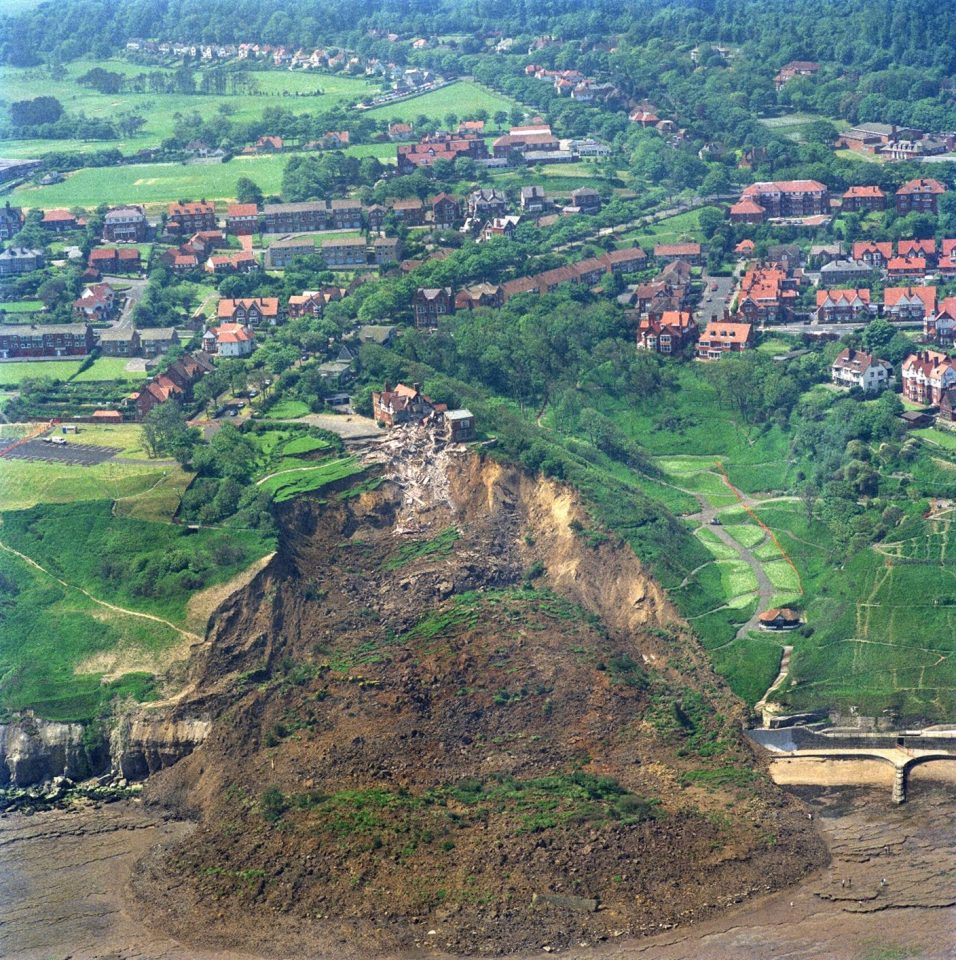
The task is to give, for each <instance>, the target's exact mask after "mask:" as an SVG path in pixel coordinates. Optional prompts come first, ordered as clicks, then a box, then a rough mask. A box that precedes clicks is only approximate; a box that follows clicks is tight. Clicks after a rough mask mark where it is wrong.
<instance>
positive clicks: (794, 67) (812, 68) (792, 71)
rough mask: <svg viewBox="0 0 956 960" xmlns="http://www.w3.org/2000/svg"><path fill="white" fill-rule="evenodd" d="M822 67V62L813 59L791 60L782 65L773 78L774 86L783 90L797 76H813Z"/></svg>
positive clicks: (778, 89)
mask: <svg viewBox="0 0 956 960" xmlns="http://www.w3.org/2000/svg"><path fill="white" fill-rule="evenodd" d="M819 69H820V64H819V63H815V62H814V61H813V60H791V61H790V62H789V63H787V64H785V65H784V66H782V67H781V68H780V69H779V70H778V71H777V75H776V76H775V77H774V78H773V86H774V89H775V90H777V91H780V90H782V89H783V88H784V87H785V86H786V85H787V84H788V83H789V82H790V81H791V80H793V79H794V78H795V77H813V76H816V74H817V72H818V71H819Z"/></svg>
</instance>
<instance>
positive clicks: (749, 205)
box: [730, 197, 767, 214]
mask: <svg viewBox="0 0 956 960" xmlns="http://www.w3.org/2000/svg"><path fill="white" fill-rule="evenodd" d="M730 212H731V213H737V214H755V213H766V212H767V211H766V210H765V209H764V208H763V207H762V206H760V204H759V203H757V201H756V200H751V199H750V197H747V198H745V199H743V200H738V201H737V202H736V203H735V204H734V205H733V206H732V207H731V208H730Z"/></svg>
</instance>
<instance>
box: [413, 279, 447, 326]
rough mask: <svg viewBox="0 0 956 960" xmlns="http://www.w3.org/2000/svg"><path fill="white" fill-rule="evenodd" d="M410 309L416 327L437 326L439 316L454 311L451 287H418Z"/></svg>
mask: <svg viewBox="0 0 956 960" xmlns="http://www.w3.org/2000/svg"><path fill="white" fill-rule="evenodd" d="M412 310H413V311H414V313H415V326H416V327H419V328H425V329H430V328H433V327H437V326H438V319H439V317H445V316H448V315H449V314H451V313H454V312H455V301H454V298H453V297H452V292H451V287H419V288H418V289H417V290H416V291H415V294H414V296H413V297H412Z"/></svg>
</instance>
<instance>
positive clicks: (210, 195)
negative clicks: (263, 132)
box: [0, 145, 287, 210]
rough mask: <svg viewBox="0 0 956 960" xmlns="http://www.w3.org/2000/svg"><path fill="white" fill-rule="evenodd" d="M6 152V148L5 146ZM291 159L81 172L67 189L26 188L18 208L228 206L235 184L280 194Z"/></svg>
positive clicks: (63, 185) (58, 185)
mask: <svg viewBox="0 0 956 960" xmlns="http://www.w3.org/2000/svg"><path fill="white" fill-rule="evenodd" d="M0 146H2V145H0ZM286 161H287V158H286V157H282V156H274V157H236V158H235V159H234V160H231V161H230V162H229V163H197V164H192V163H189V164H187V163H141V164H132V165H130V166H123V167H97V168H87V169H84V170H77V171H76V172H75V173H71V174H70V175H69V176H68V177H67V178H66V180H65V181H64V182H63V183H55V184H53V185H51V186H49V187H21V188H20V189H19V190H17V191H15V193H14V197H15V199H16V202H17V203H21V204H23V205H24V206H28V207H39V208H40V209H44V210H46V209H51V208H55V207H86V208H92V207H96V206H98V205H99V204H101V203H109V204H118V203H139V204H145V205H146V206H151V205H152V206H157V205H162V204H166V203H169V202H170V201H173V200H179V199H181V198H186V197H205V198H206V199H207V200H216V201H220V202H226V201H228V200H232V199H234V198H235V195H236V180H238V179H239V177H250V178H251V179H253V180H255V182H256V183H257V184H259V186H260V188H261V189H262V191H263V192H264V193H267V194H271V193H278V192H279V189H280V186H281V183H282V171H283V169H284V167H285V164H286Z"/></svg>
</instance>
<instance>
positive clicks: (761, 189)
mask: <svg viewBox="0 0 956 960" xmlns="http://www.w3.org/2000/svg"><path fill="white" fill-rule="evenodd" d="M826 189H827V188H826V186H824V184H822V183H820V181H819V180H766V181H763V182H762V183H752V184H751V185H750V186H749V187H745V188H744V192H743V196H745V197H755V196H760V195H761V194H765V193H824V192H825V191H826Z"/></svg>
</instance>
